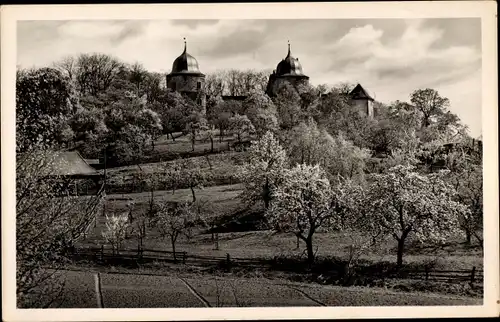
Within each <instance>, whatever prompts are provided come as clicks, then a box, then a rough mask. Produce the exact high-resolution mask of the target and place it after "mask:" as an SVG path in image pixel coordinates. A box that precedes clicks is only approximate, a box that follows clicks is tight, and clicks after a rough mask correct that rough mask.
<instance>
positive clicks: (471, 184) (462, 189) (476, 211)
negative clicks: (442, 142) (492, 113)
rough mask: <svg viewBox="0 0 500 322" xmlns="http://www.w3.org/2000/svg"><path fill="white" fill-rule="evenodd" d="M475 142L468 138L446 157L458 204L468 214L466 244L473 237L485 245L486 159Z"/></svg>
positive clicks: (464, 218)
mask: <svg viewBox="0 0 500 322" xmlns="http://www.w3.org/2000/svg"><path fill="white" fill-rule="evenodd" d="M474 143H475V142H473V140H472V139H470V138H467V137H465V138H464V139H463V140H461V141H459V142H458V143H457V144H456V145H455V147H454V149H453V150H452V151H450V152H449V153H448V154H447V156H446V166H447V168H448V169H450V170H451V171H450V174H449V176H448V179H449V180H450V184H451V185H453V187H454V188H455V189H456V190H457V195H456V197H457V199H456V200H457V201H458V202H460V203H462V204H464V205H466V206H467V208H468V212H466V213H464V214H462V216H461V217H460V227H461V228H462V230H463V231H464V232H465V237H466V242H467V243H468V244H470V243H471V239H472V236H474V237H476V239H477V240H478V242H479V243H480V245H481V246H482V244H483V239H482V235H481V233H480V232H481V230H482V228H483V168H482V155H481V153H480V151H477V149H476V147H475V146H474Z"/></svg>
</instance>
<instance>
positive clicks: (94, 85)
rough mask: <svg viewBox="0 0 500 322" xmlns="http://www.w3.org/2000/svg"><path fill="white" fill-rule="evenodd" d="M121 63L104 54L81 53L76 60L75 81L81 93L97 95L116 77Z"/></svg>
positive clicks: (107, 87)
mask: <svg viewBox="0 0 500 322" xmlns="http://www.w3.org/2000/svg"><path fill="white" fill-rule="evenodd" d="M122 68H123V64H122V63H121V62H120V61H119V60H118V59H116V58H114V57H111V56H108V55H105V54H81V55H80V56H78V58H77V60H76V83H77V85H78V89H79V90H80V92H81V93H82V94H90V95H92V96H95V97H97V96H98V95H99V94H103V93H104V92H106V91H107V90H108V89H109V88H110V87H111V85H112V83H113V81H114V80H115V79H116V78H117V77H118V74H119V72H120V70H121V69H122Z"/></svg>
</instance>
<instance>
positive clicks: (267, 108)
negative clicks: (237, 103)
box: [243, 92, 278, 137]
mask: <svg viewBox="0 0 500 322" xmlns="http://www.w3.org/2000/svg"><path fill="white" fill-rule="evenodd" d="M243 111H244V113H245V115H246V116H247V117H248V119H249V120H250V121H251V123H252V124H253V125H254V126H255V131H256V133H257V135H258V136H259V137H260V136H262V135H264V134H265V133H266V132H267V131H275V130H276V129H277V126H278V119H277V111H276V107H275V106H274V103H273V101H272V100H271V99H270V98H269V97H268V96H267V95H266V94H264V93H263V92H262V93H260V92H252V93H251V94H250V95H249V96H248V97H247V98H246V99H245V101H244V102H243Z"/></svg>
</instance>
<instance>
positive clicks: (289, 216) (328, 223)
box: [266, 164, 338, 264]
mask: <svg viewBox="0 0 500 322" xmlns="http://www.w3.org/2000/svg"><path fill="white" fill-rule="evenodd" d="M273 197H274V200H275V202H273V203H272V205H271V208H270V209H269V210H268V211H267V212H266V218H267V220H268V222H269V224H270V225H271V226H272V227H273V228H274V229H275V230H277V231H281V232H291V233H293V234H295V235H296V236H297V237H298V238H300V239H301V240H303V241H304V242H305V244H306V249H307V259H308V262H309V263H310V264H312V263H313V262H314V257H315V254H314V249H313V236H314V233H315V232H316V231H317V230H318V229H319V228H324V229H329V228H331V227H334V226H335V225H336V221H337V219H338V217H337V214H336V213H335V212H332V199H333V194H332V189H331V187H330V182H329V181H328V179H327V178H326V175H325V173H324V172H323V171H322V170H321V168H320V167H319V166H318V165H315V166H310V165H305V164H300V165H297V166H295V167H294V168H292V169H290V170H286V171H285V174H284V177H283V181H282V183H281V184H280V185H278V186H277V189H276V190H274V191H273Z"/></svg>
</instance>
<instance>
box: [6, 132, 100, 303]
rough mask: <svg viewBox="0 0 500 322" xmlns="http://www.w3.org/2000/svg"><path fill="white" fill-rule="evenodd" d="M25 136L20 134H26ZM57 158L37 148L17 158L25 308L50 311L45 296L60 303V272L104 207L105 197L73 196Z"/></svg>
mask: <svg viewBox="0 0 500 322" xmlns="http://www.w3.org/2000/svg"><path fill="white" fill-rule="evenodd" d="M22 134H23V133H22V132H21V133H18V135H22ZM54 158H55V154H54V153H51V152H50V151H45V150H43V149H41V148H39V147H38V146H37V145H36V144H33V145H31V147H30V149H29V150H27V151H26V152H25V153H22V154H18V155H17V163H16V176H17V179H16V262H17V271H16V272H17V290H16V292H17V297H18V305H19V306H20V307H24V306H27V305H29V306H33V305H34V304H33V303H37V304H36V306H41V307H46V306H48V305H50V303H46V302H39V301H44V300H43V298H42V297H41V295H42V294H50V296H49V302H52V301H54V300H56V298H55V297H57V294H58V292H59V291H60V290H62V287H63V285H62V284H61V281H60V280H58V279H56V278H55V273H51V272H49V271H48V270H46V269H44V268H43V267H44V265H49V266H50V267H51V268H52V269H53V270H54V271H55V272H56V271H57V270H58V268H59V267H60V266H61V265H62V264H63V263H64V256H65V252H66V251H67V250H68V248H71V247H72V246H73V245H74V244H75V243H76V242H77V241H79V240H80V239H81V238H82V237H83V235H84V233H85V232H86V229H87V226H88V225H89V224H90V223H91V222H92V221H93V220H94V219H95V216H96V214H97V213H98V212H99V211H100V208H101V206H102V200H103V199H102V198H103V194H98V195H95V196H83V197H82V196H78V195H75V194H73V193H71V187H72V183H74V182H73V180H68V179H66V180H65V179H64V178H62V177H61V176H59V175H56V174H54V170H56V169H54V166H53V164H54V160H55V159H54Z"/></svg>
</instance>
